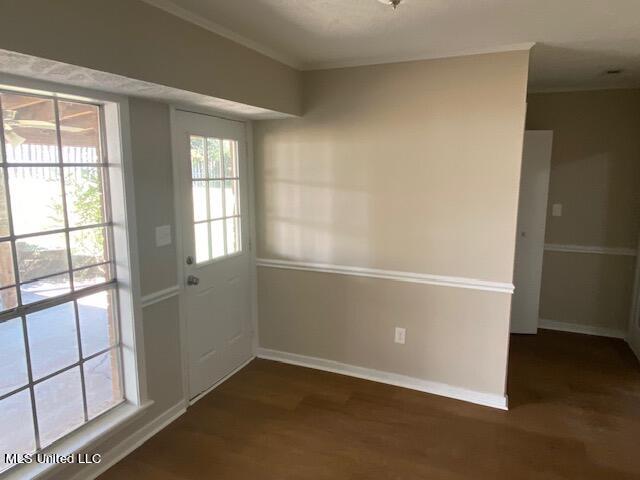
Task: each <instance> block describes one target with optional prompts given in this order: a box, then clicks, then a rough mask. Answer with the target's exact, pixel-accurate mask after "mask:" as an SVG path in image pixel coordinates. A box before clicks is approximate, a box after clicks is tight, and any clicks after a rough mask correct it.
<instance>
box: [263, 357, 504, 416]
mask: <svg viewBox="0 0 640 480" xmlns="http://www.w3.org/2000/svg"><path fill="white" fill-rule="evenodd" d="M257 356H258V358H263V359H266V360H275V361H277V362H283V363H289V364H292V365H298V366H301V367H308V368H314V369H317V370H324V371H326V372H332V373H339V374H342V375H348V376H350V377H356V378H363V379H365V380H371V381H374V382H380V383H387V384H389V385H395V386H397V387H404V388H409V389H411V390H418V391H420V392H425V393H432V394H434V395H441V396H443V397H449V398H455V399H456V400H463V401H466V402H471V403H475V404H478V405H484V406H486V407H493V408H498V409H501V410H508V406H507V405H508V403H507V397H506V396H504V395H496V394H493V393H485V392H477V391H474V390H467V389H466V388H460V387H454V386H451V385H447V384H446V383H439V382H431V381H428V380H422V379H419V378H413V377H407V376H405V375H400V374H397V373H389V372H382V371H380V370H373V369H370V368H364V367H357V366H355V365H348V364H346V363H340V362H335V361H333V360H326V359H324V358H316V357H308V356H305V355H298V354H295V353H288V352H281V351H278V350H269V349H266V348H258V355H257Z"/></svg>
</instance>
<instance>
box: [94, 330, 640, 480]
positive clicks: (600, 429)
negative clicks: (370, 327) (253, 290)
mask: <svg viewBox="0 0 640 480" xmlns="http://www.w3.org/2000/svg"><path fill="white" fill-rule="evenodd" d="M511 342H512V345H511V356H510V368H509V400H510V407H511V409H510V410H509V411H508V412H503V411H499V410H494V409H491V408H486V407H481V406H475V405H471V404H468V403H465V402H460V401H456V400H451V399H447V398H442V397H438V396H434V395H427V394H424V393H420V392H415V391H411V390H406V389H402V388H397V387H392V386H388V385H383V384H378V383H374V382H369V381H366V380H359V379H354V378H349V377H345V376H341V375H336V374H332V373H325V372H320V371H316V370H310V369H306V368H301V367H295V366H290V365H285V364H280V363H275V362H270V361H266V360H255V361H253V362H252V363H251V364H249V365H248V366H247V367H246V368H244V369H243V370H242V371H241V372H239V373H238V374H236V375H235V376H234V377H232V378H231V379H230V380H228V381H227V382H226V383H224V384H223V385H222V386H220V387H219V388H218V389H216V390H215V391H213V392H212V393H210V394H209V395H207V396H206V397H205V398H203V399H202V400H200V401H199V402H198V403H196V404H195V405H194V406H193V407H192V408H190V409H189V410H188V411H187V413H186V414H185V415H184V416H183V417H181V418H180V419H179V420H177V421H176V422H174V423H173V424H171V425H170V426H169V427H167V428H166V429H165V430H163V431H162V432H160V433H159V434H158V435H156V436H155V437H153V438H152V439H150V440H149V441H148V442H147V443H145V444H144V445H143V446H142V447H140V448H139V449H138V450H136V451H135V452H133V453H132V454H131V455H129V456H128V457H127V458H125V459H124V460H123V461H122V462H120V463H119V464H117V465H116V466H114V467H113V468H111V469H110V470H109V471H107V472H106V473H105V474H103V475H102V476H101V477H100V480H121V479H139V480H147V479H148V480H196V479H197V480H203V479H216V480H226V479H243V480H249V479H260V480H270V479H274V480H275V479H279V480H285V479H287V480H288V479H291V480H293V479H305V480H306V479H309V480H324V479H327V480H329V479H331V480H338V479H350V480H351V479H354V480H355V479H398V480H400V479H402V480H407V479H447V480H449V479H451V480H454V479H455V480H462V479H465V480H467V479H469V480H471V479H473V480H482V479H491V480H496V479H509V480H520V479H545V480H559V479H571V480H589V479H606V480H615V479H634V480H638V479H639V478H640V367H639V365H638V362H637V360H636V359H635V357H634V356H633V354H632V353H631V351H630V350H629V348H628V347H627V346H626V344H625V343H624V342H622V341H621V340H614V339H605V338H600V337H590V336H585V335H577V334H570V333H560V332H551V331H545V330H541V331H540V333H539V334H538V335H537V336H513V337H512V340H511Z"/></svg>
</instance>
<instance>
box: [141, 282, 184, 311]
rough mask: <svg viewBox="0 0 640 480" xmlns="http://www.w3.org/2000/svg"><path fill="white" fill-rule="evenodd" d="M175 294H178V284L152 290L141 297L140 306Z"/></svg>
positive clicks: (154, 302)
mask: <svg viewBox="0 0 640 480" xmlns="http://www.w3.org/2000/svg"><path fill="white" fill-rule="evenodd" d="M177 295H180V285H173V286H171V287H168V288H164V289H162V290H158V291H156V292H152V293H150V294H148V295H144V296H143V297H142V308H144V307H148V306H149V305H153V304H156V303H159V302H162V301H164V300H167V299H168V298H171V297H175V296H177Z"/></svg>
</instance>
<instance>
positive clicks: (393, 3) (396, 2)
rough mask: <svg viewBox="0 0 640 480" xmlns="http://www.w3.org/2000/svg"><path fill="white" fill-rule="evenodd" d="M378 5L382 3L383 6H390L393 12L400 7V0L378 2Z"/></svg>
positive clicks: (381, 0) (380, 0)
mask: <svg viewBox="0 0 640 480" xmlns="http://www.w3.org/2000/svg"><path fill="white" fill-rule="evenodd" d="M378 1H379V2H380V3H384V4H385V5H390V6H392V7H393V9H394V10H395V9H396V8H398V5H400V2H401V1H402V0H378Z"/></svg>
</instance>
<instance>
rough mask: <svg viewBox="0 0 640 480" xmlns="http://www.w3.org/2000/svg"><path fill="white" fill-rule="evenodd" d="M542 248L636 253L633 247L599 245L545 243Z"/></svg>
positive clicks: (576, 251)
mask: <svg viewBox="0 0 640 480" xmlns="http://www.w3.org/2000/svg"><path fill="white" fill-rule="evenodd" d="M544 249H545V251H547V252H567V253H593V254H598V255H624V256H628V257H635V256H636V255H637V254H638V252H637V251H636V250H635V249H634V248H624V247H600V246H597V245H563V244H559V243H545V244H544Z"/></svg>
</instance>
